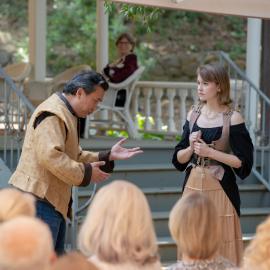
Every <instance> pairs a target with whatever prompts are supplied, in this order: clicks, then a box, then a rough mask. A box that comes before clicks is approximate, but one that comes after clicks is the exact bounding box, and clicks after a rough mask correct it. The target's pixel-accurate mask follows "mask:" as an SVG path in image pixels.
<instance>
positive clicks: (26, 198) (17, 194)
mask: <svg viewBox="0 0 270 270" xmlns="http://www.w3.org/2000/svg"><path fill="white" fill-rule="evenodd" d="M0 205H1V207H0V223H2V222H4V221H6V220H9V219H12V218H14V217H17V216H20V215H24V216H35V213H36V210H35V198H34V197H33V196H32V195H31V194H28V193H24V192H21V191H19V190H18V189H14V188H6V189H2V190H0Z"/></svg>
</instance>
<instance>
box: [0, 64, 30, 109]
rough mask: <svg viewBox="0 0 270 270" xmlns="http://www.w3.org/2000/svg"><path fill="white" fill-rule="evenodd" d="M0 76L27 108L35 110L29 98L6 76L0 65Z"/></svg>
mask: <svg viewBox="0 0 270 270" xmlns="http://www.w3.org/2000/svg"><path fill="white" fill-rule="evenodd" d="M0 78H2V79H3V80H4V81H6V83H7V84H8V85H9V86H10V88H11V90H12V91H13V92H14V93H15V94H16V95H17V96H19V97H20V98H21V99H22V101H23V103H24V105H25V106H26V107H27V108H28V110H29V111H30V112H31V113H33V112H34V110H35V107H34V105H33V104H32V103H31V102H30V101H29V99H28V98H27V97H26V96H25V95H24V94H23V92H22V91H21V90H19V89H18V88H17V87H16V85H15V83H14V82H13V80H12V79H11V78H10V76H8V75H7V74H6V73H5V71H4V69H3V68H1V67H0Z"/></svg>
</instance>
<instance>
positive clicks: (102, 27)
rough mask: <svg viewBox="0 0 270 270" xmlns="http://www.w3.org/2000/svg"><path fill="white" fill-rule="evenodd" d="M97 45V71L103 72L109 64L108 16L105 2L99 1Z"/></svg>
mask: <svg viewBox="0 0 270 270" xmlns="http://www.w3.org/2000/svg"><path fill="white" fill-rule="evenodd" d="M96 21H97V43H96V70H97V71H98V72H100V71H102V68H103V67H104V66H105V65H107V64H108V59H109V57H108V48H109V46H108V40H109V38H108V37H109V34H108V27H109V23H108V14H107V13H105V8H104V1H103V0H97V18H96Z"/></svg>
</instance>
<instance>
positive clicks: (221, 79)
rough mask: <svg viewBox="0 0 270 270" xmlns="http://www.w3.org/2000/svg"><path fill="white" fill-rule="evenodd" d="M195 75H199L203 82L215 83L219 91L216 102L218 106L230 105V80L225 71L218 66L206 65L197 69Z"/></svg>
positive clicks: (222, 67)
mask: <svg viewBox="0 0 270 270" xmlns="http://www.w3.org/2000/svg"><path fill="white" fill-rule="evenodd" d="M197 75H200V76H201V78H202V79H203V80H204V81H205V82H214V83H216V84H217V85H218V86H219V88H220V91H219V92H218V102H219V104H220V105H230V104H231V103H232V100H231V98H230V78H229V75H228V72H227V70H226V69H225V67H224V66H222V65H220V64H207V65H203V66H200V67H198V69H197Z"/></svg>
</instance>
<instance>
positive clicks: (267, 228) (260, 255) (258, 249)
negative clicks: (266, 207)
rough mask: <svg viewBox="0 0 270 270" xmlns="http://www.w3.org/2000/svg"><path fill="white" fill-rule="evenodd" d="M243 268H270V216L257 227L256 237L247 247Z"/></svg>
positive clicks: (265, 269)
mask: <svg viewBox="0 0 270 270" xmlns="http://www.w3.org/2000/svg"><path fill="white" fill-rule="evenodd" d="M243 269H245V270H249V269H252V270H253V269H254V270H256V269H258V270H259V269H260V270H268V269H270V217H268V218H267V219H266V220H265V221H264V222H263V223H261V224H260V225H259V226H258V227H257V230H256V235H255V238H254V239H253V240H252V241H251V243H250V244H249V246H248V247H247V248H246V250H245V253H244V260H243Z"/></svg>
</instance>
